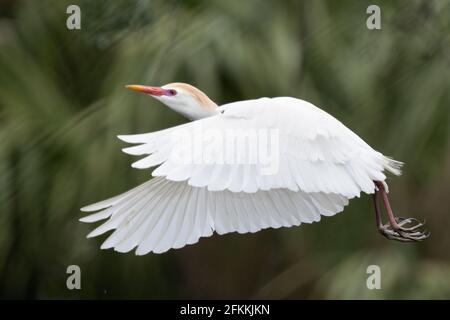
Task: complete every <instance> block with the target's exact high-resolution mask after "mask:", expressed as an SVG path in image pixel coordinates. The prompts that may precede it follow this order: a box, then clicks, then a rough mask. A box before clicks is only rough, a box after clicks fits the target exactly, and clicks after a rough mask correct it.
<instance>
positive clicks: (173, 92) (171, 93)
mask: <svg viewBox="0 0 450 320" xmlns="http://www.w3.org/2000/svg"><path fill="white" fill-rule="evenodd" d="M176 94H177V90H175V89H169V95H170V96H174V95H176Z"/></svg>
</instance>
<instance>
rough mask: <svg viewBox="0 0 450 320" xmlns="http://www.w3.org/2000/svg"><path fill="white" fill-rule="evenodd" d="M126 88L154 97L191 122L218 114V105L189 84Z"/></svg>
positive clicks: (179, 83)
mask: <svg viewBox="0 0 450 320" xmlns="http://www.w3.org/2000/svg"><path fill="white" fill-rule="evenodd" d="M126 87H127V88H128V89H131V90H135V91H139V92H143V93H145V94H148V95H150V96H152V97H153V98H155V99H157V100H159V101H161V102H162V103H164V104H165V105H166V106H168V107H169V108H171V109H172V110H174V111H176V112H178V113H180V114H182V115H183V116H185V117H187V118H189V119H191V120H197V119H201V118H206V117H210V116H213V115H215V114H217V113H218V110H217V105H216V104H215V103H214V102H213V101H211V99H209V98H208V96H207V95H206V94H204V93H203V92H202V91H200V90H199V89H197V88H195V87H194V86H191V85H190V84H187V83H181V82H176V83H169V84H166V85H164V86H162V87H151V86H143V85H134V84H133V85H128V86H126Z"/></svg>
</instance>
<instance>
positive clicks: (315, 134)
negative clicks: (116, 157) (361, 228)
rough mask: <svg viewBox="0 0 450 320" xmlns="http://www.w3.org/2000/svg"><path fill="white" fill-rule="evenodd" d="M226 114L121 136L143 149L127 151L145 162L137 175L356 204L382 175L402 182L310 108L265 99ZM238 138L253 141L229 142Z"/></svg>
mask: <svg viewBox="0 0 450 320" xmlns="http://www.w3.org/2000/svg"><path fill="white" fill-rule="evenodd" d="M221 109H222V110H223V111H224V112H223V114H219V115H217V116H213V117H210V118H205V119H201V120H197V121H194V122H191V123H187V124H184V125H181V126H178V127H174V128H169V129H166V130H163V131H158V132H154V133H147V134H139V135H129V136H119V138H120V139H122V140H124V141H126V142H129V143H139V144H140V145H138V146H133V147H129V148H126V149H124V150H123V151H124V152H126V153H129V154H133V155H147V156H146V157H144V158H143V159H141V160H139V161H137V162H135V163H133V165H132V166H133V167H135V168H140V169H144V168H150V167H153V166H158V165H159V167H158V168H157V169H156V170H154V171H153V176H162V177H165V178H166V179H168V180H171V181H188V184H189V185H191V186H194V187H207V188H208V190H209V191H222V190H230V191H233V192H241V191H243V192H248V193H252V192H256V191H257V190H270V189H276V188H286V189H289V190H292V191H298V190H301V191H304V192H325V193H336V194H341V195H343V196H345V197H347V198H352V197H355V196H359V194H360V192H361V191H364V192H366V193H373V192H374V190H375V185H374V183H373V181H374V180H378V181H384V180H385V179H386V176H385V175H384V173H383V171H384V170H388V171H390V172H392V173H394V174H400V170H399V169H400V166H401V163H400V162H397V161H394V160H391V159H390V158H388V157H385V156H383V155H382V154H381V153H380V152H377V151H375V150H374V149H372V148H371V147H370V146H369V145H368V144H367V143H365V142H364V141H363V140H362V139H361V138H359V137H358V136H357V135H356V134H355V133H353V132H352V131H351V130H350V129H348V128H347V127H346V126H344V125H343V124H342V123H341V122H339V121H338V120H337V119H335V118H334V117H332V116H331V115H329V114H328V113H326V112H324V111H322V110H321V109H319V108H317V107H315V106H314V105H312V104H310V103H308V102H306V101H303V100H299V99H294V98H288V97H280V98H272V99H269V98H262V99H258V100H247V101H242V102H237V103H231V104H228V105H225V106H222V107H221ZM252 133H254V135H253V136H252ZM232 135H234V137H239V136H240V137H248V140H245V139H244V140H245V141H242V140H241V141H239V142H236V143H231V144H229V143H225V142H223V141H225V140H226V139H227V138H229V137H231V136H232ZM255 136H256V140H255ZM251 138H253V139H251ZM230 140H232V139H230ZM218 141H222V142H221V143H218ZM254 141H257V142H256V143H255V142H254ZM273 142H276V144H274V143H273ZM255 144H256V145H257V146H255ZM252 147H253V148H257V149H258V152H262V153H263V154H264V152H265V151H266V152H265V153H267V154H270V156H268V157H265V158H266V160H272V162H270V161H266V162H264V161H263V159H256V161H255V159H254V153H252V152H251V150H253V151H254V150H255V149H252ZM263 149H264V150H263ZM230 155H232V156H231V159H227V157H230ZM236 155H239V156H240V157H241V159H236ZM252 156H253V158H252ZM261 158H263V157H261ZM274 168H275V169H274ZM269 169H270V170H269ZM272 169H274V170H272Z"/></svg>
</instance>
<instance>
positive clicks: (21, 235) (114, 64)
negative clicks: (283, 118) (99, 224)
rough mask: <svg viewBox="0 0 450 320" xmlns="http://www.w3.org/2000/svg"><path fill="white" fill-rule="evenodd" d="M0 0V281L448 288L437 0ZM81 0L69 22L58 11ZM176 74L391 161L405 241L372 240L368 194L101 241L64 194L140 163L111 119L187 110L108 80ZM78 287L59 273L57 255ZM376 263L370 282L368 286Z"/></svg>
mask: <svg viewBox="0 0 450 320" xmlns="http://www.w3.org/2000/svg"><path fill="white" fill-rule="evenodd" d="M372 2H373V1H365V0H364V1H361V0H343V1H332V0H328V1H324V0H305V1H275V0H274V1H263V0H246V1H237V0H232V1H219V0H211V1H195V0H190V1H174V0H172V1H162V0H155V1H152V0H115V1H106V0H78V1H77V0H70V1H66V0H53V1H52V0H41V1H35V0H28V1H25V0H22V1H13V0H0V141H1V144H0V297H3V298H68V299H71V298H85V299H88V298H89V299H90V298H225V299H226V298H335V299H346V298H356V299H360V298H370V299H371V298H374V299H382V298H387V299H391V298H398V299H407V298H424V299H428V298H437V299H448V298H450V250H449V249H450V247H449V245H450V232H449V228H450V214H449V213H450V212H449V211H450V200H449V196H450V146H449V136H450V107H449V101H450V76H449V75H450V72H449V70H450V1H445V0H429V1H428V0H421V1H419V0H400V1H387V0H385V1H381V0H379V1H376V3H377V4H378V5H379V6H380V7H381V10H382V29H381V30H378V31H370V30H368V29H367V28H366V25H365V23H366V19H367V16H368V15H367V14H366V8H367V6H368V5H369V4H372ZM69 4H78V5H79V6H80V7H81V11H82V29H81V30H78V31H76V30H75V31H70V30H68V29H67V28H66V18H67V16H68V15H67V14H66V8H67V6H68V5H69ZM174 81H183V82H189V83H192V84H194V85H196V86H197V87H199V88H201V89H202V90H203V91H205V92H206V93H207V94H208V95H209V96H210V97H212V98H213V99H214V100H215V101H217V102H218V103H219V104H222V103H226V102H231V101H234V100H242V99H250V98H256V97H261V96H282V95H289V96H295V97H299V98H303V99H306V100H309V101H311V102H313V103H314V104H316V105H318V106H321V107H323V109H325V110H326V111H328V112H330V113H331V114H333V115H335V116H336V117H338V118H339V119H340V120H342V121H343V122H344V123H345V124H347V125H348V126H349V127H350V128H352V129H353V130H354V131H355V132H357V133H358V134H359V135H360V136H361V137H363V138H364V139H365V140H366V141H367V142H368V143H369V144H371V145H372V146H373V147H375V148H376V149H378V150H380V151H382V152H383V153H385V154H387V155H390V156H393V157H394V158H396V159H398V160H402V161H405V162H406V166H405V168H404V175H403V176H401V177H399V178H395V179H394V178H391V179H390V180H389V184H390V188H391V198H392V202H393V205H394V206H395V209H396V211H397V212H398V214H399V215H403V216H415V217H419V218H420V217H424V218H426V219H427V222H428V224H429V228H430V229H431V231H432V236H431V238H430V239H428V240H427V241H425V242H423V243H419V244H402V243H394V242H392V241H387V240H385V239H384V238H382V237H381V236H380V235H379V234H378V233H377V232H376V229H375V223H374V217H373V212H372V210H373V209H372V204H371V201H370V197H369V196H366V195H364V196H362V197H361V198H360V199H355V200H353V201H352V202H351V205H350V206H348V207H347V208H346V210H345V212H344V213H343V214H338V215H337V216H335V217H332V218H324V219H323V220H322V222H321V223H318V224H313V225H305V226H301V227H295V228H289V229H286V228H283V229H278V230H273V229H270V230H265V231H262V232H258V233H256V234H247V235H239V234H228V235H225V236H221V237H218V236H213V237H212V238H208V239H202V240H201V241H200V243H198V244H196V245H195V246H188V247H185V248H183V249H180V250H171V251H169V252H168V253H166V254H163V255H154V254H150V255H146V256H143V257H137V256H134V255H133V254H120V253H116V252H113V251H111V250H108V251H101V250H100V249H99V246H100V244H101V242H102V240H103V238H101V239H89V240H88V239H86V238H85V235H86V234H87V233H88V232H89V230H90V229H92V225H87V224H82V223H79V222H78V219H79V218H80V217H81V216H82V215H81V213H80V212H79V208H80V207H82V206H84V205H86V204H89V203H92V202H96V201H98V200H101V199H104V198H107V197H110V196H112V195H115V194H117V193H120V192H123V191H125V190H127V189H129V188H131V187H132V186H135V185H137V184H138V183H141V182H143V181H145V180H146V179H148V178H149V177H150V172H149V171H139V170H132V169H131V168H130V166H129V165H130V162H131V161H132V159H131V158H130V157H129V156H127V155H125V154H123V153H121V152H120V149H121V147H123V143H121V142H120V141H118V140H117V139H116V138H115V136H116V135H117V134H128V133H140V132H149V131H155V130H158V129H162V128H166V127H169V126H173V125H175V124H179V123H182V122H184V121H186V120H185V119H183V118H182V117H181V116H179V115H176V114H174V113H173V112H172V111H170V110H169V109H168V108H166V107H164V106H162V105H161V104H160V103H158V102H157V101H154V100H152V99H150V98H148V97H146V96H144V95H139V94H136V93H133V92H130V91H128V90H125V89H124V88H123V86H124V85H125V84H129V83H143V84H154V85H162V84H164V83H168V82H174ZM72 264H76V265H79V266H80V267H81V270H82V290H78V291H77V290H74V291H69V290H68V289H67V288H66V277H67V274H66V268H67V266H68V265H72ZM370 264H377V265H380V267H381V270H382V290H368V289H367V288H366V278H367V276H368V275H367V274H366V268H367V266H368V265H370Z"/></svg>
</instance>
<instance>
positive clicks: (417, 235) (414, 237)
mask: <svg viewBox="0 0 450 320" xmlns="http://www.w3.org/2000/svg"><path fill="white" fill-rule="evenodd" d="M396 221H397V223H398V224H399V226H400V228H397V229H394V228H392V226H391V225H390V224H384V225H382V226H381V227H380V228H379V231H380V233H381V234H382V235H383V236H384V237H386V238H387V239H389V240H397V241H402V242H415V241H423V240H425V239H427V238H428V237H429V236H430V232H429V231H427V230H424V231H417V230H418V229H419V228H420V227H421V226H423V223H421V222H419V221H418V220H417V219H414V218H396ZM411 221H417V222H419V224H418V225H415V226H414V227H411V228H404V227H403V225H405V224H408V223H410V222H411Z"/></svg>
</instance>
